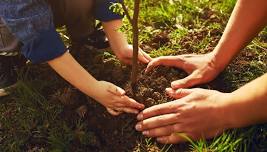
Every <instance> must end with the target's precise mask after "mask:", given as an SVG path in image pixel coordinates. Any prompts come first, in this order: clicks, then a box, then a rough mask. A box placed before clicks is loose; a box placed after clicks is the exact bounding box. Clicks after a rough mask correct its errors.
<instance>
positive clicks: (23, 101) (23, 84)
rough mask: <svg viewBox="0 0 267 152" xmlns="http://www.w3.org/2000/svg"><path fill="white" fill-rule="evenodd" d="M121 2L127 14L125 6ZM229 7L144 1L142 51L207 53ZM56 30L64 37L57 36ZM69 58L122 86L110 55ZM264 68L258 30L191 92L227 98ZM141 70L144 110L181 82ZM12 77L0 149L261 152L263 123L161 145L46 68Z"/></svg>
mask: <svg viewBox="0 0 267 152" xmlns="http://www.w3.org/2000/svg"><path fill="white" fill-rule="evenodd" d="M127 4H128V5H129V6H130V8H131V6H132V3H131V1H127ZM234 4H235V1H234V0H213V1H209V0H193V1H192V0H163V1H156V0H152V1H151V0H144V1H143V3H142V9H141V15H140V20H141V21H140V31H141V36H140V38H141V41H142V45H141V47H142V48H143V49H144V50H145V51H147V52H148V53H149V54H151V56H153V57H157V56H161V55H178V54H185V53H205V52H209V51H212V50H213V48H214V47H215V45H216V43H217V42H218V40H219V38H220V36H221V35H222V32H223V29H224V26H225V25H226V21H227V19H228V18H229V15H230V12H231V10H232V8H233V6H234ZM125 25H126V26H125V27H124V29H123V30H125V33H127V34H128V35H129V37H130V36H131V32H130V31H129V29H130V27H129V24H128V22H127V21H125ZM60 32H62V34H64V30H63V31H60ZM65 40H66V39H65ZM67 43H68V41H67V40H66V44H67ZM72 53H73V54H74V55H75V56H76V58H77V59H78V61H79V62H80V63H81V64H82V65H83V66H84V67H85V68H86V69H87V70H88V71H89V72H90V73H91V74H93V75H94V76H95V77H96V78H97V79H99V80H106V81H110V82H112V83H114V84H117V85H118V86H120V87H122V88H124V89H126V90H127V89H128V88H129V77H130V67H128V66H125V65H123V64H120V63H119V62H118V60H117V59H116V58H115V57H114V55H113V54H112V53H110V52H108V51H106V52H96V51H94V50H86V49H79V50H78V49H73V52H72ZM266 64H267V30H266V29H265V30H264V31H263V32H262V33H260V34H259V36H258V37H257V38H256V39H255V40H254V41H253V42H252V43H250V44H249V46H248V47H246V48H245V49H244V50H243V51H242V52H241V53H240V54H239V56H238V57H237V59H236V60H235V61H233V63H232V64H231V65H230V66H229V67H228V68H227V69H226V70H225V71H224V72H223V73H222V74H221V75H220V76H219V77H218V78H217V79H216V80H214V81H213V82H211V83H209V84H206V85H203V86H198V87H203V88H209V89H216V90H220V91H223V92H231V91H233V90H235V89H236V88H238V87H240V86H242V85H243V84H245V83H247V82H249V81H251V80H253V79H255V78H256V77H258V76H260V75H262V74H264V73H266V72H267V65H266ZM144 68H145V65H140V74H139V78H138V80H139V81H138V87H137V90H138V92H139V93H138V94H137V95H136V97H135V99H136V100H138V101H140V102H143V103H145V104H146V106H152V105H155V104H159V103H164V102H169V101H171V100H172V99H170V98H168V97H167V96H166V95H165V93H164V90H165V88H166V87H168V86H169V85H170V82H171V81H173V80H176V79H180V78H183V77H185V76H186V73H184V72H183V71H180V70H178V69H174V68H166V67H159V68H157V69H155V70H154V71H152V72H150V73H148V74H144V72H143V69H144ZM19 73H20V78H19V87H18V88H17V90H16V91H15V92H14V93H13V94H12V95H11V96H9V97H6V98H0V151H30V152H36V151H38V152H39V151H54V152H61V151H104V152H105V151H107V152H110V151H118V152H123V151H136V152H139V151H142V152H143V151H149V152H154V151H155V152H159V151H162V152H167V151H266V150H267V125H265V124H262V125H257V126H251V127H248V128H244V129H238V130H231V131H228V132H226V133H225V134H223V135H221V136H219V137H217V138H215V139H212V140H209V141H197V142H194V143H193V142H191V143H190V142H189V143H185V144H178V145H160V144H157V143H156V142H155V141H154V140H153V139H150V138H144V137H143V136H141V135H140V134H139V133H138V132H136V131H135V130H134V124H135V123H136V119H135V116H134V115H121V116H119V117H112V116H110V115H109V114H108V113H107V112H106V111H105V109H104V108H103V107H102V106H101V105H99V104H98V103H96V102H95V101H94V100H92V99H91V98H89V97H86V96H85V95H83V94H82V93H80V92H79V91H78V90H76V89H75V88H73V87H71V86H70V85H68V84H67V83H66V82H65V81H63V80H62V79H61V78H60V77H59V76H57V75H56V74H55V72H53V71H52V70H51V69H50V68H49V67H47V66H46V65H39V66H36V65H34V66H33V65H31V66H27V67H25V68H24V69H21V70H20V71H19ZM128 94H129V95H130V96H132V95H131V93H130V92H128Z"/></svg>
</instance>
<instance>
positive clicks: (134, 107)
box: [93, 81, 144, 115]
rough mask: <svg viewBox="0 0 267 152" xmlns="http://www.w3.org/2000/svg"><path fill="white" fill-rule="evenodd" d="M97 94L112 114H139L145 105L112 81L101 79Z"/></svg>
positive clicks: (96, 98) (98, 99) (96, 96)
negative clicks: (126, 93) (130, 96)
mask: <svg viewBox="0 0 267 152" xmlns="http://www.w3.org/2000/svg"><path fill="white" fill-rule="evenodd" d="M96 90H97V94H96V95H95V96H93V98H94V99H95V100H97V101H98V102H99V103H101V104H102V105H103V106H105V107H106V108H107V110H108V112H109V113H110V114H112V115H119V114H121V113H122V112H126V113H134V114H137V113H138V112H139V110H142V109H144V105H143V104H140V103H138V102H136V101H135V100H133V99H131V98H129V97H128V96H126V95H125V91H124V90H123V89H121V88H120V87H117V86H115V85H114V84H112V83H109V82H105V81H99V82H98V84H97V86H96Z"/></svg>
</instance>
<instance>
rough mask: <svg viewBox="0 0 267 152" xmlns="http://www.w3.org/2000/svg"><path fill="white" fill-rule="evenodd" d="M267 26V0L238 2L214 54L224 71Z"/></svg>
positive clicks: (239, 0) (242, 0) (241, 0)
mask: <svg viewBox="0 0 267 152" xmlns="http://www.w3.org/2000/svg"><path fill="white" fill-rule="evenodd" d="M266 24H267V1H266V0H238V1H237V4H236V6H235V8H234V11H233V13H232V15H231V17H230V20H229V22H228V24H227V26H226V29H225V31H224V33H223V36H222V37H221V40H220V41H219V43H218V45H217V46H216V48H215V50H214V51H213V53H214V54H215V60H216V62H218V63H219V66H220V67H221V68H222V69H224V68H225V67H226V66H227V65H228V64H229V63H230V62H231V60H232V59H233V58H234V57H235V55H236V54H238V53H239V51H240V50H241V49H242V48H244V47H245V46H246V45H247V44H248V43H249V42H250V41H251V40H252V39H253V37H255V36H256V35H257V34H258V33H259V31H260V30H261V29H262V28H264V26H266Z"/></svg>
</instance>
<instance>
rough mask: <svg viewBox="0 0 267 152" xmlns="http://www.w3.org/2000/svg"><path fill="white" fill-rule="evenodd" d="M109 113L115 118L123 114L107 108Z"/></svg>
mask: <svg viewBox="0 0 267 152" xmlns="http://www.w3.org/2000/svg"><path fill="white" fill-rule="evenodd" d="M107 111H108V113H110V114H111V115H113V116H118V115H120V114H121V113H122V112H118V111H115V110H113V109H111V108H107Z"/></svg>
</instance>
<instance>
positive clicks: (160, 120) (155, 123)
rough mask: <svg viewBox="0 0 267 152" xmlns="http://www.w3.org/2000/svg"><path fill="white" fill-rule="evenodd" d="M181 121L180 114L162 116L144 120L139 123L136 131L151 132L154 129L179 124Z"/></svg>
mask: <svg viewBox="0 0 267 152" xmlns="http://www.w3.org/2000/svg"><path fill="white" fill-rule="evenodd" d="M179 119H180V114H177V113H172V114H166V115H160V116H156V117H152V118H148V119H145V120H143V121H142V122H139V123H137V125H136V129H137V130H138V131H142V130H149V129H153V128H158V127H163V126H168V125H172V124H174V123H177V122H178V121H179Z"/></svg>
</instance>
